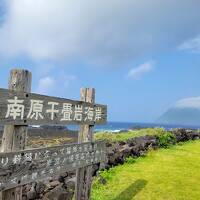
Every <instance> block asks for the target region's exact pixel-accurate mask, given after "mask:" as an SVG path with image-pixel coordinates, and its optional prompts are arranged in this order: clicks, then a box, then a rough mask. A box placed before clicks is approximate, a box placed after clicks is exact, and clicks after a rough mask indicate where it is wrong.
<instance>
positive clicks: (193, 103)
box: [175, 97, 200, 109]
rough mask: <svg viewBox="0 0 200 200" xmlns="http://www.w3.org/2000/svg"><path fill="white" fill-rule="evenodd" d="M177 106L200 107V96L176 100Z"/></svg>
mask: <svg viewBox="0 0 200 200" xmlns="http://www.w3.org/2000/svg"><path fill="white" fill-rule="evenodd" d="M175 107H178V108H198V109H200V97H190V98H185V99H181V100H179V101H177V102H176V104H175Z"/></svg>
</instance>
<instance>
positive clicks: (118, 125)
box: [67, 122, 200, 132]
mask: <svg viewBox="0 0 200 200" xmlns="http://www.w3.org/2000/svg"><path fill="white" fill-rule="evenodd" d="M156 127H161V128H164V129H166V130H169V129H172V128H187V129H200V125H199V126H190V125H169V124H156V123H131V122H108V123H107V124H105V125H96V126H95V131H96V132H99V131H111V132H119V131H121V130H128V129H133V128H156ZM67 128H68V129H71V130H78V129H79V126H76V125H69V126H67Z"/></svg>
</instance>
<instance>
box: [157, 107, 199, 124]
mask: <svg viewBox="0 0 200 200" xmlns="http://www.w3.org/2000/svg"><path fill="white" fill-rule="evenodd" d="M157 122H158V123H162V124H175V125H194V126H196V125H200V109H198V108H180V107H174V108H171V109H169V110H168V111H167V112H165V113H164V114H163V115H162V116H161V117H160V118H159V119H158V121H157Z"/></svg>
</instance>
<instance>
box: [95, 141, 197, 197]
mask: <svg viewBox="0 0 200 200" xmlns="http://www.w3.org/2000/svg"><path fill="white" fill-rule="evenodd" d="M130 161H131V159H130ZM130 161H129V163H125V164H124V165H121V166H117V167H115V168H112V169H110V170H108V171H105V172H102V173H101V174H102V176H103V177H104V178H105V179H106V180H107V183H106V184H105V185H102V184H100V183H99V182H98V179H97V178H96V180H95V181H94V183H93V188H92V200H199V199H200V141H192V142H187V143H185V144H182V145H180V144H179V145H176V146H173V147H171V148H170V149H160V150H157V151H151V152H149V153H148V154H147V156H146V157H142V158H139V159H136V160H135V162H134V160H132V161H133V162H132V163H131V162H130Z"/></svg>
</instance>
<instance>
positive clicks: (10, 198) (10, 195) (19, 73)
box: [1, 69, 31, 200]
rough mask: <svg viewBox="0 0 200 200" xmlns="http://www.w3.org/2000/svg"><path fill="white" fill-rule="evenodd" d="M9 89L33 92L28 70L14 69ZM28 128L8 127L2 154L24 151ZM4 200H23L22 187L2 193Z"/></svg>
mask: <svg viewBox="0 0 200 200" xmlns="http://www.w3.org/2000/svg"><path fill="white" fill-rule="evenodd" d="M9 89H10V90H15V91H22V92H31V73H30V72H29V71H27V70H20V69H14V70H11V72H10V80H9ZM27 131H28V127H27V126H16V125H6V126H5V127H4V133H3V138H2V146H1V152H11V151H17V150H23V149H25V147H26V137H27ZM1 195H2V200H21V199H22V187H18V188H14V189H10V190H6V191H4V192H2V194H1Z"/></svg>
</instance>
